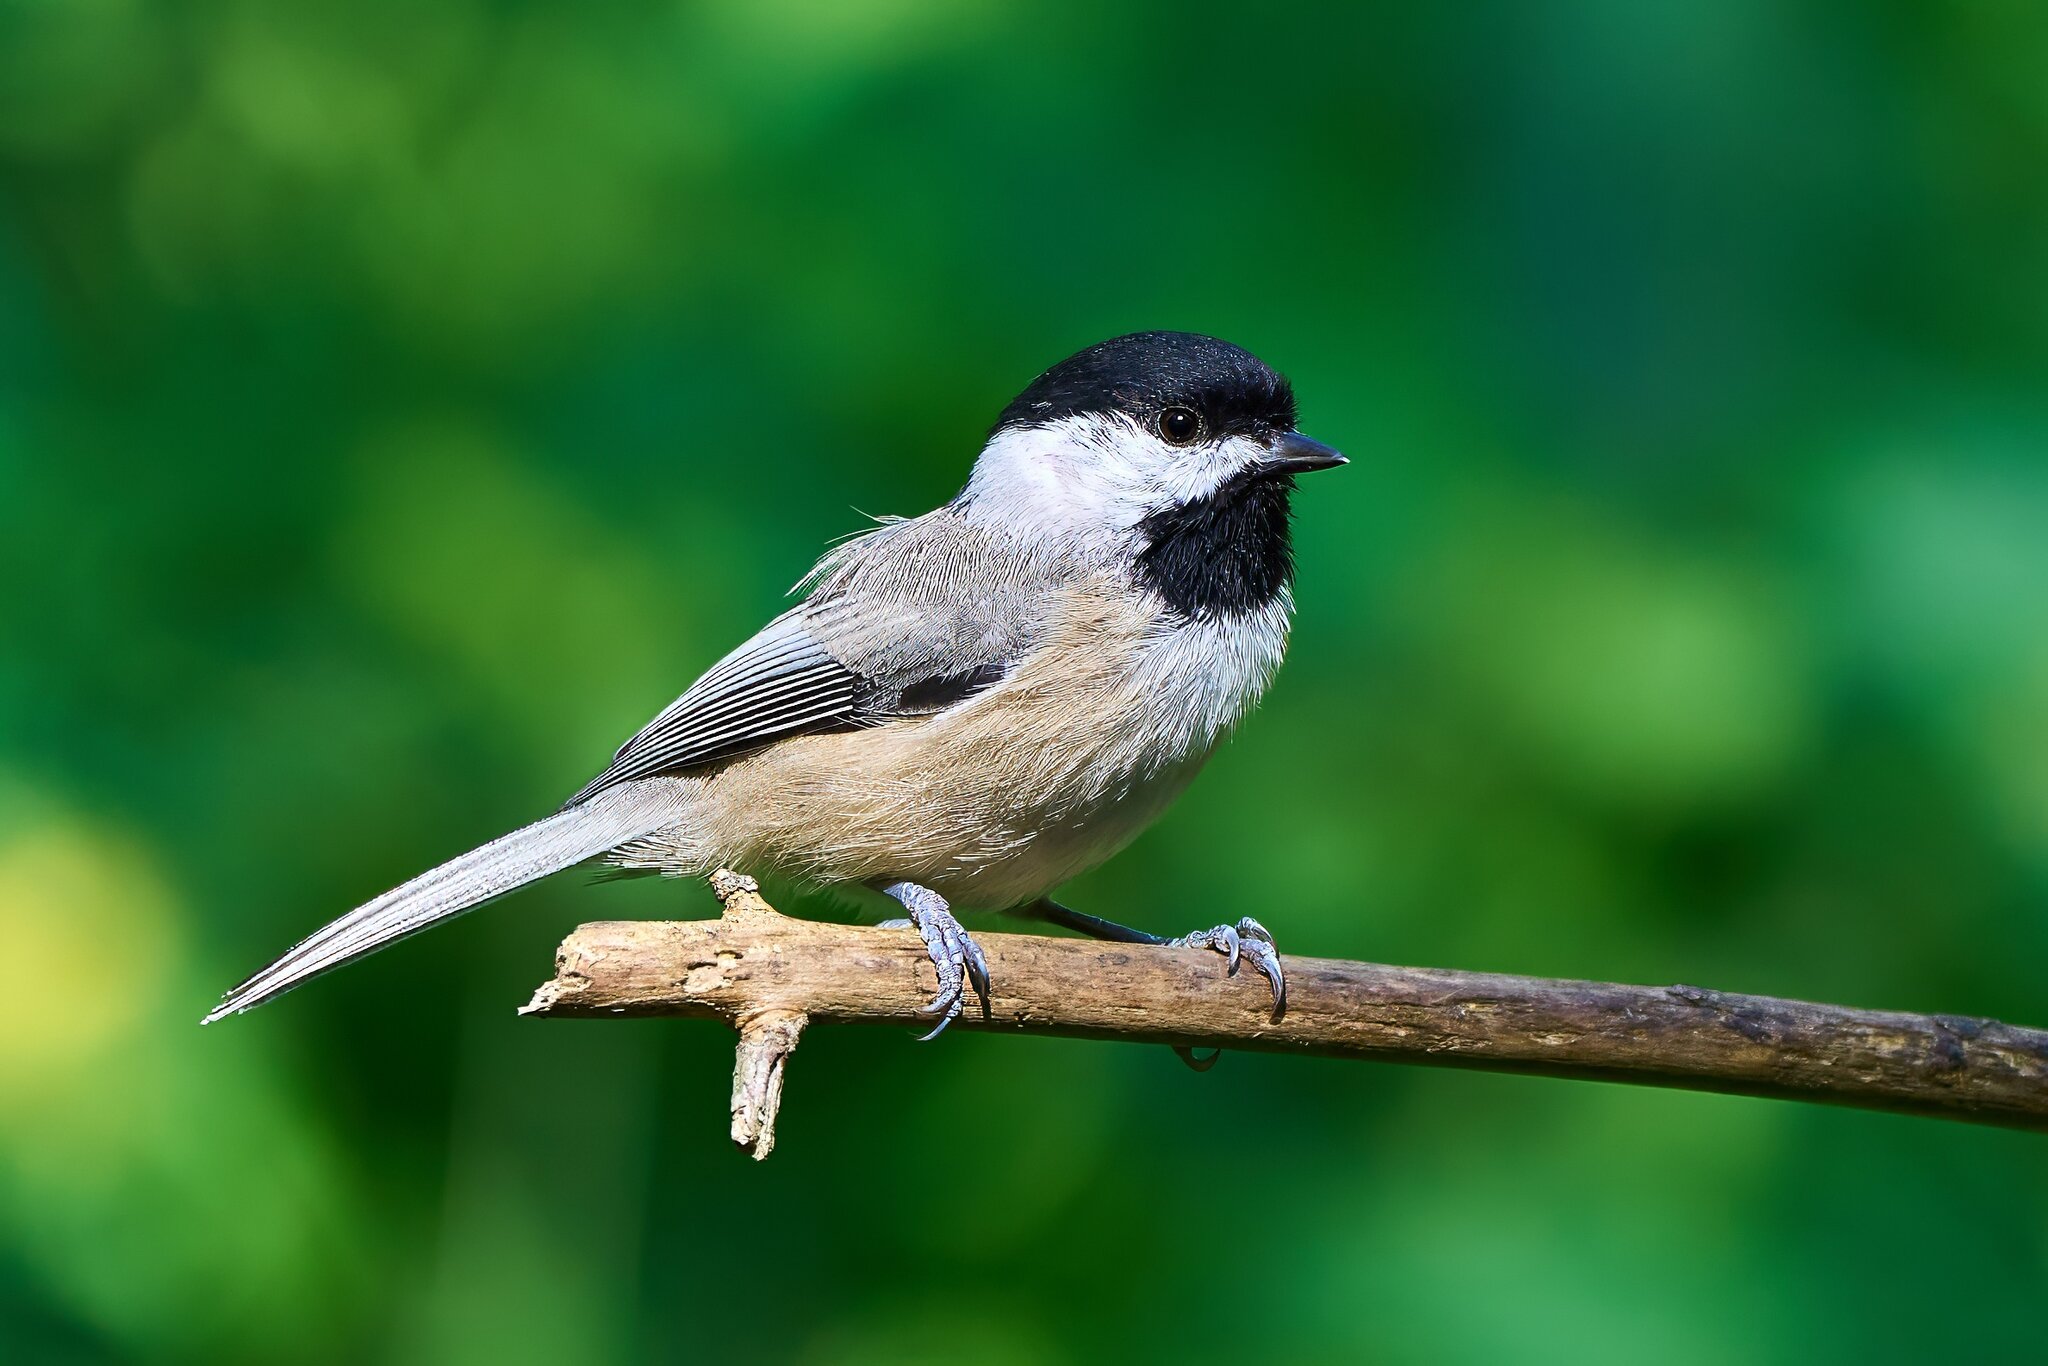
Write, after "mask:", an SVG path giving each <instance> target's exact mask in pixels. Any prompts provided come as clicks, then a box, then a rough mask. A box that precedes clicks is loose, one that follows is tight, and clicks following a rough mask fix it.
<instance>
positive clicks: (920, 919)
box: [888, 884, 991, 1043]
mask: <svg viewBox="0 0 2048 1366" xmlns="http://www.w3.org/2000/svg"><path fill="white" fill-rule="evenodd" d="M899 885H900V884H899ZM888 890H889V895H891V896H894V897H896V898H897V899H898V900H899V901H901V902H903V906H904V909H905V910H907V911H909V912H910V925H911V927H912V928H914V929H915V930H916V931H917V933H918V937H919V938H921V939H923V940H924V946H925V952H927V953H928V954H930V955H931V960H932V968H933V970H934V971H936V972H937V973H938V976H939V989H938V994H936V995H935V996H933V997H932V999H931V1000H930V1001H928V1002H926V1003H925V1004H924V1005H922V1006H919V1007H918V1009H917V1013H918V1014H920V1015H924V1016H933V1015H936V1016H938V1017H939V1022H938V1024H937V1025H935V1026H933V1028H932V1030H931V1032H930V1033H928V1034H925V1035H924V1036H922V1037H921V1038H920V1039H919V1040H918V1042H920V1043H923V1042H924V1041H925V1040H927V1039H936V1038H937V1037H938V1036H939V1035H941V1034H943V1033H945V1031H946V1026H947V1025H949V1024H951V1023H953V1021H954V1020H956V1019H958V1018H959V1016H960V1011H961V1009H962V1008H963V1007H964V1006H965V1004H966V998H967V988H968V987H969V986H972V987H973V988H974V994H975V995H976V996H977V997H979V998H980V1000H981V1014H982V1018H983V1019H987V1018H989V1016H990V1013H991V1012H990V1006H989V976H988V959H987V958H986V957H985V956H984V955H983V954H982V951H981V945H979V944H977V943H975V942H974V938H973V936H972V935H970V934H968V933H967V931H966V929H965V928H964V927H963V926H962V925H961V924H960V922H959V920H958V919H957V918H955V917H954V915H953V912H952V910H951V909H950V908H948V907H947V905H946V903H945V901H944V900H943V899H942V898H940V897H939V896H938V895H937V894H936V893H933V892H930V891H927V890H925V889H923V888H917V889H916V893H915V894H899V892H898V891H897V889H896V888H894V887H892V888H890V889H888Z"/></svg>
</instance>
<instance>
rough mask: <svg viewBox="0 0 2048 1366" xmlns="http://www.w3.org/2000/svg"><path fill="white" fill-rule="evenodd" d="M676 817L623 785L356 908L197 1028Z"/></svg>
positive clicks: (643, 789)
mask: <svg viewBox="0 0 2048 1366" xmlns="http://www.w3.org/2000/svg"><path fill="white" fill-rule="evenodd" d="M674 819H675V813H674V808H673V806H672V805H671V804H670V803H669V802H667V801H663V800H661V799H660V796H659V795H658V790H657V789H654V788H653V786H652V785H650V784H641V783H626V784H623V785H621V786H619V787H616V788H613V789H612V790H611V791H609V792H602V793H599V794H598V795H597V796H595V797H592V798H591V799H590V800H589V801H587V802H584V803H582V804H581V805H578V806H571V807H568V808H566V809H564V810H561V811H557V812H556V813H555V814H554V815H552V816H549V817H548V818H547V819H545V820H540V821H535V822H534V823H533V824H532V825H529V826H527V827H525V828H524V829H521V830H514V831H513V832H512V833H511V834H509V835H504V836H501V837H499V838H498V839H494V840H492V841H491V842H490V843H489V844H486V845H484V846H482V847H481V848H478V849H472V850H470V851H469V852H468V853H466V854H464V855H462V856H461V857H460V858H454V859H450V860H449V861H448V862H446V863H444V864H442V865H441V866H440V867H438V868H435V869H433V870H432V871H430V872H425V873H421V874H420V875H419V876H418V877H416V878H414V879H413V880H412V881H410V882H408V883H406V884H405V885H404V886H402V887H394V888H393V889H391V890H390V891H388V892H386V893H384V895H382V896H380V897H378V898H377V899H376V900H375V901H371V902H368V903H366V904H365V905H362V906H358V907H357V908H356V909H355V910H353V911H350V912H349V913H348V914H347V915H345V916H343V917H341V919H339V920H337V921H335V922H334V923H333V924H331V925H329V926H327V927H326V928H325V929H323V930H321V931H319V932H318V933H317V934H314V935H313V936H311V937H310V938H308V939H305V940H303V941H301V942H300V943H298V944H295V945H293V946H292V948H291V949H290V950H289V951H288V952H287V953H286V954H285V955H284V956H283V957H282V958H279V959H278V960H277V961H276V962H275V963H272V964H271V965H270V966H269V967H267V968H264V969H263V970H262V971H261V972H258V973H257V974H256V975H255V976H253V977H251V978H250V979H249V980H248V981H246V982H244V983H242V984H241V985H240V986H238V987H236V988H235V989H234V990H232V991H230V992H229V993H228V994H227V995H226V996H225V997H223V998H222V999H221V1003H220V1004H219V1005H218V1006H216V1007H215V1008H214V1010H213V1012H212V1013H211V1014H210V1015H208V1016H207V1017H206V1018H205V1019H204V1020H202V1021H200V1023H201V1024H212V1023H213V1022H214V1021H215V1020H218V1019H222V1018H225V1017H226V1016H229V1015H237V1014H240V1013H241V1012H242V1011H245V1010H249V1009H251V1008H253V1007H255V1006H259V1005H262V1004H263V1003H264V1002H265V1001H268V1000H270V999H271V998H272V997H274V996H281V995H283V994H284V993H285V992H287V991H290V990H291V989H292V988H293V987H295V986H298V985H299V984H300V983H302V982H307V981H311V980H312V979H313V978H315V977H318V976H319V975H320V974H321V973H323V972H329V971H332V970H333V969H335V968H338V967H341V966H342V965H343V964H345V963H353V962H354V961H355V960H356V959H358V958H361V957H363V956H365V955H366V954H371V953H375V952H376V951H377V950H378V949H381V948H383V947H384V946H385V945H386V944H391V943H395V942H396V941H398V940H400V939H403V938H405V937H406V936H407V935H413V934H418V933H419V932H420V931H421V930H424V929H426V928H428V927H429V926H432V925H438V924H439V923H440V922H442V921H443V920H449V919H452V918H454V917H455V916H458V915H461V914H462V913H463V912H464V911H469V910H474V909H476V908H477V907H478V906H481V905H483V904H484V903H485V902H486V901H489V900H491V899H492V898H493V897H498V896H503V895H504V894H505V893H506V892H509V891H512V890H513V889H514V888H517V887H523V886H525V885H526V884H527V883H529V882H532V881H534V880H535V879H537V878H543V877H546V876H547V875H548V874H549V873H553V872H559V871H560V870H561V869H563V868H567V867H568V866H570V865H571V864H574V863H581V862H582V861H583V860H584V859H587V858H594V857H596V856H597V855H599V854H602V853H604V852H605V851H606V850H608V849H611V848H614V847H615V846H617V845H620V844H623V843H625V842H626V841H627V840H630V839H634V838H637V837H638V836H641V835H645V834H647V833H649V832H650V831H652V830H656V829H659V828H660V827H661V826H663V825H666V824H669V823H671V822H672V821H673V820H674Z"/></svg>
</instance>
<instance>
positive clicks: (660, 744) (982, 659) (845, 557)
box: [569, 518, 1043, 806]
mask: <svg viewBox="0 0 2048 1366" xmlns="http://www.w3.org/2000/svg"><path fill="white" fill-rule="evenodd" d="M926 521H927V519H925V518H919V519H917V520H916V521H913V522H901V523H895V524H892V525H890V526H887V527H884V528H882V529H881V530H880V531H878V532H875V533H872V534H871V535H869V536H868V537H865V538H863V539H862V540H861V541H859V542H855V543H853V545H852V546H851V547H842V553H841V554H840V555H839V556H838V557H837V558H836V559H828V560H827V561H826V564H825V565H824V566H823V567H822V568H823V569H824V570H825V572H824V574H823V575H822V577H821V578H820V581H819V583H818V587H817V589H816V591H815V592H814V593H813V595H812V596H811V598H810V599H809V600H808V601H806V602H804V603H803V604H802V605H801V606H798V607H795V608H793V609H791V610H790V611H788V612H785V613H783V614H782V615H781V616H779V617H777V618H775V620H773V621H771V622H769V623H768V625H767V626H765V627H763V628H762V630H761V632H760V633H759V634H758V635H756V636H755V637H754V638H753V639H752V640H749V641H748V642H747V643H746V644H744V645H742V646H740V647H739V648H738V649H737V650H734V651H733V652H732V653H731V654H729V655H727V656H726V657H725V658H724V659H721V660H720V661H719V662H718V663H716V664H714V665H713V666H712V667H711V668H710V670H709V671H708V672H706V673H705V674H704V676H703V677H702V678H700V679H698V680H697V681H696V682H695V683H693V684H691V685H690V687H689V690H688V691H686V692H685V693H684V694H683V695H682V696H681V697H678V698H677V699H676V700H675V701H674V702H672V703H670V704H669V705H668V706H667V707H666V708H665V709H663V711H662V712H661V714H660V715H659V716H656V717H655V718H654V719H653V720H652V721H650V722H648V724H647V725H646V727H645V728H643V729H642V730H641V731H640V733H639V734H638V735H635V736H634V737H633V738H632V739H631V740H628V741H627V742H626V743H625V744H624V745H623V746H621V747H620V749H619V752H618V753H617V754H616V755H614V756H613V757H612V761H611V764H610V765H609V766H608V767H607V768H606V769H605V770H604V772H602V773H600V774H599V775H598V776H597V777H596V778H594V779H592V780H591V781H590V783H589V784H587V785H586V786H585V787H584V788H583V790H582V791H581V792H578V793H577V794H576V795H575V796H574V797H572V798H571V799H570V802H569V804H570V805H571V806H574V805H576V804H577V803H579V802H583V801H587V800H588V799H589V798H591V797H592V796H594V795H596V794H597V793H599V792H602V791H603V790H605V789H606V788H608V787H613V786H616V785H617V784H619V783H623V782H628V781H631V780H632V779H635V778H646V777H651V776H653V775H655V774H659V773H677V772H684V771H687V770H689V769H693V768H698V767H702V766H704V765H706V764H713V763H717V762H719V761H720V760H723V759H729V758H732V757H734V756H735V755H739V754H744V753H746V752H747V751H749V750H752V749H758V748H759V747H760V746H762V745H764V744H767V743H769V742H770V741H772V740H776V739H780V738H782V737H784V736H790V735H808V734H817V733H820V732H825V731H834V730H851V729H854V728H857V727H860V726H870V725H877V724H880V723H882V722H885V721H889V720H893V719H897V718H901V717H906V716H918V715H928V714H931V713H934V712H938V711H943V710H945V709H946V708H947V707H951V706H955V705H958V704H959V703H961V702H963V701H965V700H966V699H968V698H969V697H972V696H974V695H975V694H976V693H979V692H981V691H983V690H985V689H987V688H989V687H991V686H993V685H994V684H995V683H997V682H998V681H1000V680H1001V679H1002V677H1003V676H1004V674H1005V673H1007V672H1008V670H1009V668H1010V666H1011V665H1012V664H1013V663H1014V662H1015V661H1016V659H1017V658H1018V657H1019V656H1021V655H1022V654H1023V653H1024V652H1025V651H1027V650H1028V649H1029V648H1030V644H1031V640H1032V637H1033V636H1034V634H1035V630H1034V627H1035V624H1036V622H1035V615H1034V613H1033V612H1032V611H1031V610H1029V604H1031V603H1034V602H1042V601H1043V595H1042V594H1039V595H1033V594H1030V593H1028V592H1019V591H1016V590H1018V589H1020V588H1023V587H1024V585H1023V584H1022V583H1020V582H1019V581H1018V576H1016V575H1015V574H1014V573H1013V572H1005V570H1007V568H1008V567H1007V566H992V565H991V564H990V563H989V561H988V558H987V556H986V555H985V554H976V553H972V552H973V551H974V550H976V549H985V547H975V546H973V545H971V544H970V545H968V546H967V547H966V549H967V551H968V552H969V553H965V554H961V553H958V552H959V551H960V550H961V549H962V547H961V546H960V545H958V544H956V543H955V542H956V541H957V536H956V535H954V534H951V532H952V530H953V529H949V528H946V527H937V528H934V527H931V526H924V527H920V523H924V522H926ZM956 525H957V524H956ZM935 538H936V539H938V540H939V545H940V546H941V547H943V549H944V551H945V552H946V553H943V554H937V553H934V546H933V544H932V542H933V541H934V539H935ZM849 550H850V551H853V552H855V553H845V552H847V551H849ZM984 580H985V581H984Z"/></svg>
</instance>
